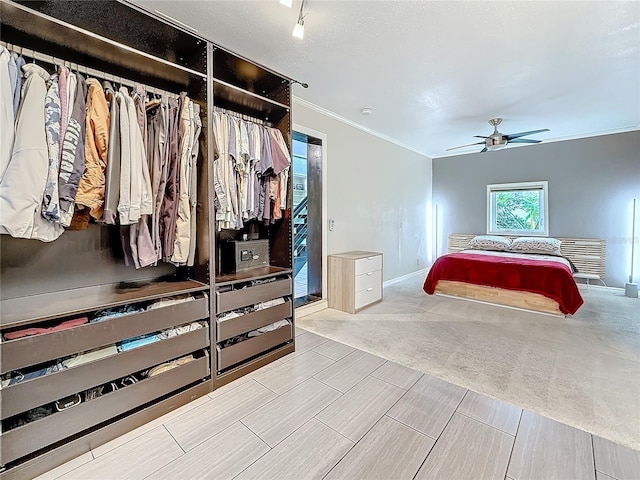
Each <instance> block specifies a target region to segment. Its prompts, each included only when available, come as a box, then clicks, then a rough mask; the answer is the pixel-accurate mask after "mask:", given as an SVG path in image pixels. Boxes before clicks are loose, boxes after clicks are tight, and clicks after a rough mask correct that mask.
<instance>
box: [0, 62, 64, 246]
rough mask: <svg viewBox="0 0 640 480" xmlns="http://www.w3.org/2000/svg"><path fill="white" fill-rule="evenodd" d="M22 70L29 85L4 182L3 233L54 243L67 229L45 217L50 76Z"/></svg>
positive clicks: (32, 67) (0, 190) (32, 68)
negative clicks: (47, 100)
mask: <svg viewBox="0 0 640 480" xmlns="http://www.w3.org/2000/svg"><path fill="white" fill-rule="evenodd" d="M22 70H23V72H24V75H25V82H24V89H23V98H22V103H21V105H20V109H19V111H18V120H17V122H16V130H15V138H14V142H13V149H12V153H11V158H10V161H9V164H8V165H7V167H6V170H5V174H4V176H3V178H2V181H1V182H0V233H7V234H9V235H12V236H14V237H18V238H30V239H35V240H41V241H43V242H50V241H52V240H55V239H56V238H58V237H59V236H60V235H61V234H62V232H63V231H64V229H63V228H62V227H61V226H60V225H59V224H57V223H52V222H49V221H47V220H45V219H44V217H43V216H42V215H41V211H42V200H43V192H44V190H45V186H46V183H47V172H48V164H49V162H48V150H47V136H46V132H45V129H44V128H43V127H44V124H45V96H46V94H47V85H46V82H47V81H48V80H49V74H48V73H47V72H46V71H45V70H44V69H43V68H42V67H40V66H39V65H36V64H28V65H25V66H24V67H23V69H22Z"/></svg>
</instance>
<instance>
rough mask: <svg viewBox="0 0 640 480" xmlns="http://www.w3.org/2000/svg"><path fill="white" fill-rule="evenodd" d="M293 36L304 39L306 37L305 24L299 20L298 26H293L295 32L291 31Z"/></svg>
mask: <svg viewBox="0 0 640 480" xmlns="http://www.w3.org/2000/svg"><path fill="white" fill-rule="evenodd" d="M291 36H292V37H296V38H299V39H300V40H302V39H303V38H304V24H302V23H299V22H298V23H296V26H295V27H293V32H292V33H291Z"/></svg>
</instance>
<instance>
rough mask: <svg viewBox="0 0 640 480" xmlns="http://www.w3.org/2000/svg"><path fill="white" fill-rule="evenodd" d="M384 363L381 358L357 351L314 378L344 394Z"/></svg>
mask: <svg viewBox="0 0 640 480" xmlns="http://www.w3.org/2000/svg"><path fill="white" fill-rule="evenodd" d="M384 362H385V360H384V359H382V358H380V357H376V356H375V355H371V354H370V353H366V352H363V351H361V350H356V351H355V352H353V353H350V354H349V355H347V356H346V357H344V358H343V359H342V360H339V361H337V362H336V363H334V364H333V365H331V366H330V367H329V368H326V369H324V370H323V371H321V372H320V373H318V374H316V375H314V378H316V379H318V380H320V381H321V382H322V383H326V384H327V385H329V386H331V387H333V388H335V389H336V390H340V391H341V392H343V393H344V392H346V391H347V390H349V389H350V388H352V387H353V386H354V385H355V384H357V383H358V382H360V381H362V379H363V378H364V377H366V376H367V375H369V374H370V373H371V372H373V371H374V370H375V369H376V368H378V367H379V366H380V365H382V364H383V363H384Z"/></svg>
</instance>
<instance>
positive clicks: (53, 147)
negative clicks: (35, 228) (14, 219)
mask: <svg viewBox="0 0 640 480" xmlns="http://www.w3.org/2000/svg"><path fill="white" fill-rule="evenodd" d="M49 82H50V83H49V89H48V90H47V96H46V98H45V103H44V109H45V123H44V128H45V131H46V134H47V151H48V155H49V171H48V174H47V185H46V187H45V190H44V198H43V200H42V215H43V216H44V218H46V219H47V220H49V221H51V222H59V221H60V197H59V194H58V176H59V175H60V91H59V89H58V76H57V75H52V76H51V78H50V79H49Z"/></svg>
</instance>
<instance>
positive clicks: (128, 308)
mask: <svg viewBox="0 0 640 480" xmlns="http://www.w3.org/2000/svg"><path fill="white" fill-rule="evenodd" d="M139 312H144V308H142V307H136V306H135V305H125V306H123V307H114V308H106V309H104V310H98V311H97V312H96V313H95V314H94V315H93V318H92V319H91V320H90V322H91V323H95V322H102V321H103V320H109V319H110V318H117V317H122V316H124V315H130V314H132V313H139Z"/></svg>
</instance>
